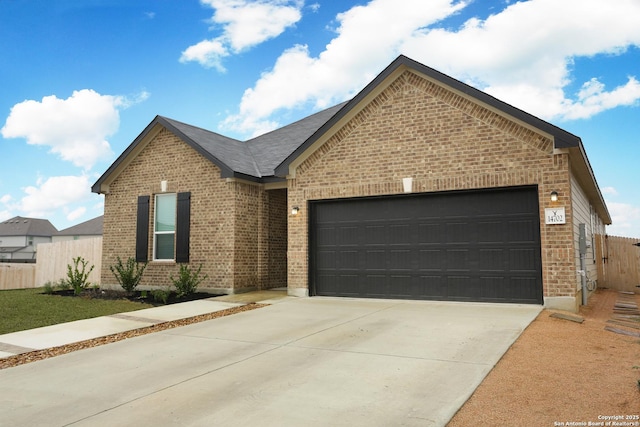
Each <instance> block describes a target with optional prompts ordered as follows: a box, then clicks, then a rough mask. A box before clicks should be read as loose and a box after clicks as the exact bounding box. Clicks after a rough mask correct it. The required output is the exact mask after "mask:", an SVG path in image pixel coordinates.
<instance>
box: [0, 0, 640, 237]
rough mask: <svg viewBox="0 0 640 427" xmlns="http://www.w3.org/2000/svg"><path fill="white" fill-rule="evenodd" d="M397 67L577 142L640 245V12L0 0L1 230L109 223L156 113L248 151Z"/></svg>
mask: <svg viewBox="0 0 640 427" xmlns="http://www.w3.org/2000/svg"><path fill="white" fill-rule="evenodd" d="M400 54H403V55H406V56H408V57H410V58H412V59H414V60H416V61H418V62H421V63H423V64H425V65H428V66H430V67H432V68H435V69H437V70H439V71H441V72H443V73H445V74H448V75H450V76H451V77H454V78H456V79H458V80H461V81H463V82H465V83H467V84H470V85H472V86H474V87H476V88H477V89H480V90H483V91H485V92H487V93H489V94H491V95H493V96H495V97H497V98H499V99H501V100H502V101H505V102H507V103H509V104H511V105H513V106H515V107H518V108H520V109H523V110H525V111H527V112H528V113H531V114H533V115H535V116H537V117H539V118H541V119H543V120H546V121H548V122H550V123H552V124H554V125H556V126H559V127H561V128H563V129H565V130H566V131H568V132H571V133H573V134H575V135H578V136H579V137H580V138H581V139H582V142H583V144H584V147H585V150H586V153H587V156H588V158H589V161H590V163H591V166H592V168H593V171H594V173H595V176H596V179H597V181H598V185H599V187H600V189H601V191H602V194H603V196H604V198H605V200H606V203H607V206H608V209H609V212H610V214H611V216H612V219H613V225H611V226H609V227H607V232H608V234H611V235H618V236H627V237H637V238H640V166H639V161H640V0H615V1H611V0H529V1H521V2H516V1H505V0H475V1H474V0H371V1H366V0H362V1H352V0H340V1H335V0H326V1H322V0H311V1H305V0H259V1H247V0H200V1H198V0H136V1H131V0H0V220H4V219H8V218H11V217H14V216H24V217H35V218H46V219H49V220H50V221H51V223H52V224H53V225H54V226H56V227H57V228H58V229H64V228H67V227H70V226H72V225H75V224H78V223H80V222H83V221H86V220H89V219H91V218H94V217H96V216H99V215H101V214H102V212H103V196H101V195H97V194H93V193H91V186H92V185H93V184H94V183H95V181H96V180H97V179H98V178H99V177H100V176H101V175H102V174H103V173H104V172H105V171H106V169H107V168H108V167H109V166H110V165H111V163H113V161H114V160H115V159H116V158H117V156H119V155H120V154H121V153H122V152H123V151H124V150H125V148H126V147H127V146H128V145H129V144H130V143H131V142H132V141H133V140H134V139H135V138H136V137H137V136H138V135H139V134H140V133H141V132H142V131H143V129H144V128H145V127H146V126H147V125H148V124H149V123H150V122H151V121H152V120H153V119H154V117H155V116H156V115H162V116H166V117H170V118H172V119H175V120H179V121H182V122H186V123H189V124H192V125H195V126H200V127H203V128H206V129H209V130H212V131H215V132H218V133H221V134H223V135H226V136H230V137H233V138H238V139H241V140H246V139H248V138H250V137H252V136H256V135H259V134H261V133H264V132H267V131H269V130H272V129H274V128H277V127H280V126H283V125H286V124H289V123H291V122H294V121H296V120H298V119H300V118H302V117H305V116H307V115H309V114H311V113H313V112H316V111H318V110H321V109H324V108H327V107H330V106H332V105H335V104H337V103H340V102H342V101H345V100H348V99H350V98H352V97H353V96H354V95H355V94H357V93H358V92H359V91H360V90H362V89H363V88H364V86H366V85H367V84H368V83H369V82H370V81H371V80H372V79H373V78H374V77H375V76H376V75H377V74H379V73H380V72H381V71H382V70H383V69H384V68H385V67H386V66H387V65H388V64H389V63H391V62H392V61H393V60H394V59H395V58H396V57H397V56H398V55H400Z"/></svg>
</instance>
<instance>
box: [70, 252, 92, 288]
mask: <svg viewBox="0 0 640 427" xmlns="http://www.w3.org/2000/svg"><path fill="white" fill-rule="evenodd" d="M73 264H74V266H73V268H71V264H67V277H68V279H67V283H68V284H69V285H70V286H71V287H72V288H73V294H74V295H80V293H81V292H82V291H84V290H85V289H87V287H88V286H89V282H88V281H87V278H88V277H89V274H90V273H91V272H92V271H93V267H94V266H93V265H92V266H91V268H89V271H87V264H89V261H86V260H85V259H84V258H82V257H76V258H73ZM79 264H82V269H80V268H79Z"/></svg>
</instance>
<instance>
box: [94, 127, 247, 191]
mask: <svg viewBox="0 0 640 427" xmlns="http://www.w3.org/2000/svg"><path fill="white" fill-rule="evenodd" d="M159 127H163V128H165V129H167V130H169V131H170V132H172V133H173V134H174V135H176V136H177V137H178V138H180V139H181V140H182V141H183V142H185V143H186V144H188V145H189V146H190V147H192V148H193V149H194V150H196V151H197V152H198V153H199V154H201V155H202V156H203V157H205V158H206V159H207V160H209V161H210V162H212V163H213V164H215V165H216V166H218V168H219V169H220V176H221V178H227V177H231V176H233V175H234V174H235V173H236V172H235V171H234V170H233V169H232V168H231V167H229V166H228V165H227V164H225V163H224V162H222V161H220V159H218V158H217V157H215V156H214V155H213V154H211V153H210V152H208V151H207V150H205V149H204V148H203V147H202V146H201V145H199V144H198V143H196V142H195V141H193V140H192V139H191V138H189V137H188V136H187V135H185V134H184V133H183V132H182V131H180V130H179V129H178V128H176V127H175V126H174V125H173V124H171V123H170V122H169V121H168V120H167V119H165V118H164V117H162V116H156V117H155V118H154V119H153V120H152V121H151V123H149V124H148V125H147V127H146V128H145V129H144V130H143V131H142V132H141V133H140V135H138V137H137V138H136V139H135V140H134V141H133V142H132V143H131V144H130V145H129V146H128V147H127V148H126V149H125V150H124V151H123V152H122V154H120V156H118V158H117V159H116V160H115V161H114V162H113V163H112V164H111V166H109V168H108V169H107V170H106V171H105V172H104V173H103V174H102V176H101V177H100V178H98V180H97V181H96V182H95V184H93V185H92V186H91V191H92V192H93V193H97V194H105V193H108V192H109V184H110V183H111V182H112V181H113V180H114V179H115V176H113V175H114V174H116V176H117V175H119V173H120V172H121V171H122V170H123V169H124V167H125V166H126V165H127V164H128V163H129V162H130V161H131V160H132V159H133V158H135V157H136V156H137V155H138V153H139V152H140V151H141V150H142V148H143V147H144V146H145V145H146V143H148V142H149V141H150V140H151V139H152V138H153V136H155V135H156V134H157V133H158V132H159V130H160V128H159ZM141 145H142V147H141Z"/></svg>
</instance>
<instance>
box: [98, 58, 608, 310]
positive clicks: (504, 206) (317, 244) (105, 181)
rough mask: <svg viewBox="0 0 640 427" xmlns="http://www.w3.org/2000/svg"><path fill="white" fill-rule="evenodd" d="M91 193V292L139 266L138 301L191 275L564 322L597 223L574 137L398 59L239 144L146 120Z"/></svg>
mask: <svg viewBox="0 0 640 427" xmlns="http://www.w3.org/2000/svg"><path fill="white" fill-rule="evenodd" d="M92 191H93V192H95V193H101V194H104V195H105V210H104V236H103V239H104V242H103V262H102V265H103V267H102V283H103V285H104V284H109V283H112V284H115V283H116V282H115V279H114V278H113V276H112V274H111V272H110V271H109V266H110V265H112V264H114V263H115V261H116V257H117V256H120V257H121V258H123V259H124V258H127V257H133V256H135V257H136V258H137V260H138V261H148V262H149V265H148V267H147V270H146V271H145V277H144V279H143V283H142V285H143V286H166V285H167V284H169V283H170V282H169V279H168V278H169V275H170V274H173V275H175V274H176V272H177V270H178V266H179V264H180V263H189V264H190V265H191V266H194V267H197V266H199V265H202V268H203V273H206V274H207V276H208V278H207V280H206V282H205V283H203V286H202V288H201V289H205V290H210V291H212V292H224V293H237V292H244V291H248V290H254V289H266V288H272V287H281V286H286V287H287V288H288V293H289V294H290V295H295V296H314V295H324V296H344V297H363V298H368V297H371V298H406V299H428V300H446V301H479V302H510V303H531V304H545V305H546V306H548V307H554V308H563V309H568V310H576V309H577V306H578V305H579V302H580V300H581V286H580V283H581V274H580V271H581V270H583V271H585V275H586V277H587V280H588V283H589V284H594V283H596V282H597V272H596V266H595V255H594V253H595V252H594V247H593V246H594V244H593V243H592V242H593V241H594V239H593V236H594V235H595V234H599V233H604V232H605V225H607V224H610V223H611V217H610V214H609V212H608V210H607V206H606V205H605V202H604V199H603V197H602V194H601V192H600V189H599V188H598V184H597V183H596V179H595V177H594V174H593V170H592V169H591V166H590V164H589V161H588V159H587V156H586V154H585V150H584V146H583V144H582V141H581V140H580V138H579V137H577V136H575V135H572V134H571V133H569V132H567V131H565V130H563V129H560V128H558V127H556V126H554V125H552V124H550V123H548V122H545V121H543V120H541V119H539V118H537V117H534V116H532V115H531V114H528V113H526V112H524V111H522V110H519V109H517V108H515V107H513V106H511V105H509V104H506V103H504V102H502V101H500V100H498V99H496V98H494V97H492V96H490V95H488V94H486V93H484V92H482V91H479V90H477V89H474V88H473V87H470V86H468V85H466V84H464V83H462V82H460V81H458V80H455V79H453V78H451V77H449V76H446V75H444V74H442V73H440V72H438V71H436V70H434V69H432V68H429V67H427V66H425V65H423V64H420V63H418V62H416V61H413V60H411V59H409V58H407V57H405V56H400V57H398V58H397V59H396V60H395V61H393V62H392V63H391V64H390V65H389V66H388V67H387V68H386V69H385V70H384V71H382V72H381V73H380V74H379V75H378V76H377V77H376V78H375V79H374V80H373V81H372V82H371V83H369V84H368V85H367V86H366V87H365V88H364V89H363V90H362V91H361V92H359V93H358V94H357V95H356V96H355V97H354V98H353V99H351V100H349V101H348V102H345V103H343V104H339V105H336V106H334V107H332V108H329V109H326V110H324V111H321V112H319V113H316V114H313V115H311V116H309V117H306V118H304V119H302V120H300V121H298V122H295V123H293V124H290V125H288V126H285V127H282V128H280V129H277V130H274V131H272V132H269V133H267V134H264V135H261V136H258V137H256V138H253V139H250V140H248V141H238V140H235V139H232V138H228V137H225V136H223V135H220V134H217V133H215V132H210V131H208V130H204V129H201V128H197V127H194V126H191V125H188V124H185V123H181V122H179V121H176V120H172V119H169V118H166V117H161V116H158V117H156V118H155V119H154V120H153V121H152V122H151V123H150V124H149V125H148V126H147V127H146V128H145V129H144V131H143V132H142V133H141V134H140V135H139V136H138V137H137V138H136V139H135V140H134V141H133V142H132V143H131V145H130V146H129V147H128V148H127V149H126V150H125V151H124V152H123V153H122V154H121V155H120V156H119V157H118V158H117V160H116V161H115V162H114V163H113V164H112V165H111V166H110V167H109V168H108V170H107V171H106V172H105V173H104V174H103V175H102V176H101V177H100V178H99V179H98V181H97V182H96V183H95V184H94V185H93V187H92ZM581 224H584V226H581ZM581 229H582V230H583V234H584V235H585V236H584V238H582V239H580V230H581ZM581 242H582V244H581ZM585 242H586V244H585ZM580 248H585V249H584V250H583V251H582V252H584V257H583V260H586V264H585V268H584V269H581V268H580V267H581V260H580V258H581V257H580V253H579V252H580V251H579V249H580Z"/></svg>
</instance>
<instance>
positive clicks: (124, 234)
mask: <svg viewBox="0 0 640 427" xmlns="http://www.w3.org/2000/svg"><path fill="white" fill-rule="evenodd" d="M163 180H165V181H167V182H168V189H167V191H168V192H183V191H190V192H191V232H190V250H189V252H190V262H189V264H190V266H192V267H193V268H197V267H198V266H199V265H200V264H202V266H203V268H202V273H203V274H207V276H208V278H207V279H206V281H205V282H203V283H202V285H201V286H200V288H199V290H203V291H207V290H208V291H211V292H225V293H234V292H238V291H242V290H245V289H252V288H261V287H269V286H270V279H269V277H270V275H274V277H278V275H279V277H283V276H284V275H285V274H286V273H285V272H286V260H285V263H284V266H283V265H282V262H281V259H280V258H279V256H278V257H276V259H280V261H279V262H275V261H274V262H275V264H273V266H272V268H273V271H271V268H270V267H271V264H270V263H269V256H270V252H269V234H268V233H269V222H270V221H275V222H276V223H277V220H273V219H270V215H271V216H273V217H276V218H278V216H279V221H280V222H281V223H282V222H285V227H284V230H285V231H284V235H285V246H286V210H285V209H286V205H285V200H286V190H282V191H284V192H285V195H283V194H282V193H280V194H279V195H275V196H274V197H273V199H274V202H273V203H272V205H273V209H274V210H275V211H274V212H269V211H268V210H266V213H267V215H266V216H264V218H266V221H267V224H261V222H262V221H263V219H262V220H261V218H263V217H261V216H260V215H261V212H262V211H265V209H266V202H267V201H268V200H269V199H270V198H271V197H270V192H266V191H265V190H264V189H263V188H262V187H259V186H255V185H249V184H242V183H239V182H234V181H228V180H225V179H221V178H220V170H219V169H218V167H217V166H215V165H214V164H213V163H211V162H210V161H209V160H207V159H205V158H204V157H202V156H201V155H200V154H199V153H198V152H196V151H195V150H194V149H193V148H191V147H190V146H189V145H187V144H186V143H184V142H183V141H182V140H180V139H179V138H178V137H176V136H175V135H174V134H173V133H171V132H169V131H167V130H165V129H163V130H161V131H160V133H158V135H157V136H155V138H154V139H153V140H151V141H150V142H149V143H148V145H146V147H144V148H143V149H142V151H141V152H140V153H139V154H138V155H137V156H136V157H135V158H134V159H133V160H132V161H131V163H130V164H129V165H128V166H127V167H126V168H125V169H124V170H123V171H122V172H121V173H120V175H118V177H117V178H116V179H115V180H114V181H113V182H112V183H111V184H110V186H109V192H108V194H106V195H105V202H104V203H105V208H104V213H105V215H104V237H103V259H102V265H103V267H102V272H101V280H102V284H103V286H105V287H118V284H117V281H116V279H115V278H114V276H113V274H112V273H111V271H110V270H109V266H110V265H114V264H115V263H116V257H117V256H120V258H121V259H122V260H123V261H125V260H126V259H127V258H129V257H134V256H135V245H136V242H135V236H136V213H137V198H138V196H140V195H149V196H151V209H150V215H149V216H150V218H149V259H150V260H151V257H152V246H153V217H154V200H153V196H154V195H155V194H158V193H160V182H161V181H163ZM278 199H282V200H281V201H280V202H278ZM278 210H279V211H278ZM277 230H280V233H282V226H281V225H278V226H277V227H276V228H275V229H274V231H273V233H275V234H278V232H277ZM273 245H275V246H274V247H275V248H276V249H277V248H278V246H282V239H281V238H280V237H278V238H276V239H275V240H274V243H273ZM281 250H283V249H281ZM260 251H262V252H260ZM178 269H179V266H178V265H177V264H176V263H175V262H158V261H150V262H149V264H148V266H147V269H146V270H145V273H144V276H143V280H142V282H141V284H140V287H141V288H157V287H160V288H166V287H167V286H169V285H170V284H171V281H170V279H169V276H170V275H173V276H174V277H176V276H177V272H178ZM284 284H286V278H285V283H284ZM282 285H283V283H282V282H280V281H279V282H278V284H277V285H275V286H282Z"/></svg>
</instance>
